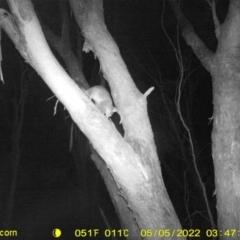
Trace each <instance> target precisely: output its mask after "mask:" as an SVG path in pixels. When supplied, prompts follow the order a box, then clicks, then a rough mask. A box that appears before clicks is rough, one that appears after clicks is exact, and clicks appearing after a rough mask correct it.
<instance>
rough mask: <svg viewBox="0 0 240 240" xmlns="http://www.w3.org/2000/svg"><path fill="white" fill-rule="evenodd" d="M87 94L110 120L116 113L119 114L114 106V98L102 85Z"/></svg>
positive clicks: (87, 91) (91, 89)
mask: <svg viewBox="0 0 240 240" xmlns="http://www.w3.org/2000/svg"><path fill="white" fill-rule="evenodd" d="M86 93H87V95H88V97H89V98H90V99H91V100H92V101H93V103H94V104H95V105H96V106H97V107H98V109H99V110H100V111H101V112H102V113H103V115H105V116H106V117H107V118H108V119H109V118H110V117H111V116H112V115H113V113H114V112H117V109H116V108H115V107H114V106H113V101H112V98H111V96H110V94H109V92H108V91H107V89H106V88H105V87H103V86H100V85H98V86H94V87H91V88H89V89H88V90H86Z"/></svg>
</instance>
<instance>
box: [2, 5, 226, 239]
mask: <svg viewBox="0 0 240 240" xmlns="http://www.w3.org/2000/svg"><path fill="white" fill-rule="evenodd" d="M181 2H182V5H181V6H182V11H183V13H184V14H185V16H186V17H187V18H188V20H189V21H190V22H191V23H192V25H193V27H194V30H195V31H196V33H197V34H198V35H199V36H200V37H201V39H202V41H203V42H204V43H205V44H206V45H207V47H208V48H209V49H211V50H212V51H215V50H216V47H217V40H216V38H215V36H214V26H213V22H212V15H211V8H210V6H209V5H208V3H207V1H199V0H183V1H181ZM33 4H34V7H35V10H36V12H37V14H38V15H39V16H40V17H41V21H42V22H44V24H45V25H47V26H48V27H49V29H50V30H51V31H53V32H54V33H55V34H56V35H60V33H61V18H60V14H59V6H58V1H56V0H54V1H53V0H51V1H50V0H44V1H43V0H41V1H40V0H38V1H33ZM0 7H1V8H4V9H7V10H8V6H7V4H6V2H5V1H3V0H1V1H0ZM227 7H228V1H227V0H219V1H217V13H218V17H219V19H220V21H223V20H224V17H225V15H226V11H227ZM68 12H69V18H70V22H71V32H70V36H71V41H72V46H73V49H72V50H73V52H74V53H76V40H77V31H78V26H77V24H76V22H75V20H74V16H73V14H72V13H71V12H70V8H69V7H68ZM104 16H105V23H106V26H107V28H108V30H109V32H110V34H111V35H112V36H113V38H114V40H115V41H116V43H117V45H118V47H119V49H120V52H121V55H122V57H123V59H124V61H125V63H126V65H127V67H128V70H129V72H130V74H131V76H132V78H133V80H134V82H135V83H136V85H137V87H138V89H139V90H140V91H141V92H142V93H144V92H146V91H147V90H148V89H149V88H150V87H152V86H154V87H155V90H154V91H153V92H152V93H151V94H150V96H148V111H149V117H150V120H151V124H152V128H153V132H154V136H155V141H156V145H157V149H158V155H159V160H160V163H161V167H162V172H163V177H164V181H165V185H166V188H167V191H168V193H169V196H170V198H171V200H172V203H173V205H174V208H175V210H176V213H177V215H178V217H179V220H180V222H181V224H182V226H183V227H184V228H193V229H197V228H198V229H207V228H210V223H209V221H208V220H207V218H208V216H207V214H206V209H205V205H204V202H203V197H202V192H201V189H200V187H199V183H198V179H197V178H196V173H195V171H194V168H193V164H192V158H191V152H190V145H189V141H188V136H187V133H186V130H185V129H184V128H183V126H182V123H181V121H180V119H179V116H178V114H177V111H176V102H175V101H176V89H177V86H178V83H179V64H178V62H177V60H176V52H175V50H174V48H173V45H174V47H175V49H176V51H178V52H181V56H182V61H183V64H184V66H185V68H184V69H185V73H184V78H185V82H184V86H183V90H182V97H181V110H182V114H183V117H184V119H185V121H186V123H187V124H188V127H189V128H190V130H191V134H192V137H193V142H194V146H195V154H196V157H197V163H198V167H199V171H200V173H201V175H202V179H203V182H204V184H205V186H206V189H207V194H208V198H209V202H210V206H211V210H212V212H213V214H214V216H215V221H216V209H215V205H216V199H215V198H214V197H213V192H214V189H215V186H214V170H213V163H212V157H211V130H212V122H211V121H210V120H209V119H210V118H211V117H212V115H213V106H212V85H211V76H210V75H209V73H208V72H207V71H206V70H205V69H204V67H203V66H202V65H201V63H200V62H199V60H198V59H197V58H196V56H195V55H194V53H193V52H192V50H191V48H190V47H189V46H187V45H186V43H185V41H184V39H183V38H182V35H181V30H180V29H179V26H178V23H177V20H176V17H175V16H174V13H173V12H172V10H171V8H170V7H169V5H168V4H167V2H166V1H161V0H128V1H127V0H106V1H104ZM166 34H167V35H166ZM170 39H171V42H170ZM172 44H173V45H172ZM1 46H2V52H3V62H2V69H3V76H4V84H3V83H2V82H0V109H1V113H0V164H1V168H0V189H1V193H0V211H1V213H0V224H1V225H0V228H2V226H4V222H5V217H6V206H7V202H8V199H9V195H10V189H11V181H12V180H11V179H13V178H14V176H16V187H15V191H14V198H13V199H14V203H13V206H14V208H13V213H12V219H11V223H10V226H11V227H10V228H12V229H17V230H18V231H19V232H22V234H23V233H24V234H25V233H26V232H28V234H29V235H28V236H27V237H29V239H37V238H36V236H37V235H38V236H39V237H40V236H41V237H40V238H39V239H52V238H50V237H49V238H48V236H49V232H50V233H51V231H52V230H51V229H53V228H55V227H59V228H62V229H63V230H66V231H65V232H66V235H65V237H70V236H71V235H67V234H68V233H69V232H71V231H72V230H73V229H76V228H87V229H92V228H100V229H105V228H106V226H105V224H104V221H103V220H102V217H101V214H100V209H102V210H103V211H104V214H105V215H106V217H107V219H108V221H109V222H110V223H111V224H112V227H113V228H120V225H119V222H118V220H117V216H116V213H115V210H114V208H113V206H112V204H111V200H110V198H109V196H108V193H107V190H106V189H105V186H104V183H103V180H102V177H101V176H100V174H99V172H98V171H97V169H96V168H95V165H94V164H93V162H92V160H91V159H90V149H89V142H88V140H87V139H86V138H85V137H84V136H83V135H82V134H81V133H78V136H79V137H80V138H81V146H80V147H78V150H76V148H77V147H76V146H74V147H73V149H72V151H69V139H70V126H71V119H70V117H69V114H68V112H67V111H66V110H65V109H64V107H63V105H62V104H61V103H59V104H58V107H57V113H56V114H55V115H54V106H55V104H56V100H57V99H56V97H54V94H53V93H52V92H51V90H49V89H48V87H47V86H46V84H45V83H44V82H43V81H42V79H41V78H40V77H39V76H38V74H37V73H36V72H35V71H34V70H33V69H32V68H31V67H30V66H29V65H28V64H27V63H25V62H24V60H23V58H22V57H21V56H20V54H19V53H18V51H17V50H16V49H15V46H14V45H13V43H12V42H11V41H10V39H9V38H8V36H7V35H6V34H5V33H4V32H3V31H2V42H1ZM178 47H180V49H178ZM53 52H54V54H55V55H56V57H57V59H58V60H59V61H60V63H61V64H63V66H64V68H66V66H65V65H64V61H63V60H62V59H61V58H60V56H59V55H58V54H57V53H56V51H55V50H54V49H53ZM82 58H83V72H84V74H85V76H86V79H87V80H88V82H89V84H90V85H91V86H93V85H96V84H99V79H100V71H99V63H98V60H97V59H95V58H94V55H93V53H87V54H86V53H83V56H82ZM51 97H52V98H51ZM112 120H113V122H114V123H115V124H116V126H117V127H118V129H121V126H119V124H118V122H119V116H118V115H117V114H114V116H113V117H112ZM20 125H21V126H22V127H21V131H20V132H18V130H19V126H20ZM16 136H18V137H19V142H16V139H17V137H16ZM76 151H77V154H78V156H80V157H79V160H78V161H76V160H74V159H75V158H74V154H76ZM75 156H76V155H75ZM16 163H18V164H16ZM13 169H15V172H14V171H13ZM13 172H14V173H13ZM186 199H187V200H186ZM31 234H33V235H31ZM36 234H37V235H36ZM69 234H70V233H69ZM50 235H51V234H50ZM27 237H26V238H25V239H28V238H27ZM69 239H70V238H69ZM95 239H96V238H95Z"/></svg>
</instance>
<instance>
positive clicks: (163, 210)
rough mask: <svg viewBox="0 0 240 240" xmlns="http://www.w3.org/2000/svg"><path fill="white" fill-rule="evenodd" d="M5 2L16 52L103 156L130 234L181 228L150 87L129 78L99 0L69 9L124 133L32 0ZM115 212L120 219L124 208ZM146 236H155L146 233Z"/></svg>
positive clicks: (167, 235) (150, 237)
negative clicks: (79, 80)
mask: <svg viewBox="0 0 240 240" xmlns="http://www.w3.org/2000/svg"><path fill="white" fill-rule="evenodd" d="M8 2H9V5H10V8H11V11H12V13H13V14H14V16H15V17H14V22H12V25H11V27H13V28H14V31H15V32H16V33H17V34H16V35H17V37H18V41H17V44H16V45H17V48H18V50H19V52H20V53H21V54H22V56H23V57H24V58H25V60H26V61H27V62H28V63H29V64H30V65H31V66H32V67H33V68H34V69H35V70H36V71H37V72H38V73H39V75H40V76H41V77H42V79H43V80H44V81H45V83H46V84H47V85H48V86H49V88H50V89H51V90H52V91H53V92H54V94H55V95H56V97H57V98H58V99H59V100H60V101H61V102H62V103H63V104H64V106H65V107H66V108H67V110H68V111H69V113H70V115H71V117H72V119H73V120H74V121H75V123H76V124H77V125H78V127H79V128H80V129H81V131H82V132H83V133H84V134H85V135H86V136H87V137H88V138H89V140H90V141H91V143H92V145H93V147H94V148H95V149H96V150H97V152H98V153H99V155H100V156H101V157H102V158H103V159H104V161H105V162H106V165H107V167H106V171H107V172H110V174H111V175H112V177H113V179H114V181H115V183H116V186H117V188H115V190H116V189H117V192H114V193H112V194H110V195H111V196H112V198H114V197H116V202H117V201H118V200H119V199H120V198H121V203H120V205H118V207H119V209H121V208H120V207H124V208H125V209H127V210H128V212H129V216H130V215H131V216H132V217H131V219H132V224H134V225H135V226H137V228H132V229H131V230H133V231H134V232H132V235H130V236H129V239H141V236H140V229H142V230H143V231H145V230H147V229H150V231H155V230H157V229H163V230H166V229H170V230H175V229H179V228H181V227H180V224H179V221H178V219H177V216H176V214H175V211H174V209H173V206H172V204H171V202H170V200H169V197H168V195H167V192H166V189H165V186H164V183H163V179H162V175H161V170H160V165H159V160H158V157H157V153H156V147H155V144H154V140H153V133H152V130H151V125H150V122H149V119H148V114H147V101H146V97H147V95H148V94H149V92H147V93H146V94H145V95H143V94H141V93H140V92H139V91H138V90H137V88H136V86H135V84H134V83H133V81H132V79H131V76H130V75H129V73H128V71H127V68H126V66H125V64H124V62H123V60H122V58H121V56H120V53H119V50H118V48H117V45H116V44H115V42H114V41H113V39H112V37H111V36H110V34H109V33H108V31H107V29H106V26H105V24H104V21H103V9H102V1H99V0H98V1H96V0H95V1H71V5H72V6H74V4H79V5H78V6H76V8H74V7H73V10H74V14H75V17H76V19H77V21H79V20H80V19H79V18H82V19H81V20H82V21H83V22H82V26H81V27H82V31H83V33H84V35H85V37H86V42H85V50H89V49H91V50H93V51H94V53H95V54H96V56H98V58H99V59H100V62H101V68H102V70H103V72H104V75H105V77H106V79H107V80H108V81H109V84H110V87H111V92H112V96H113V98H114V101H115V103H116V105H117V107H118V109H119V113H120V114H121V116H122V120H123V127H124V130H125V137H124V138H123V137H122V136H121V135H120V134H119V133H118V131H117V130H116V128H115V126H114V124H113V123H112V122H110V121H108V119H106V118H105V117H104V116H103V115H102V114H101V113H100V111H99V110H98V109H97V108H96V106H95V105H94V104H93V103H92V102H91V101H90V100H89V99H88V97H87V96H86V95H85V94H84V92H83V91H81V89H79V88H78V87H77V85H76V84H75V82H74V81H73V80H72V79H71V78H70V77H69V76H68V74H67V73H66V72H65V71H64V69H63V68H62V67H61V65H60V64H59V63H58V62H57V61H56V59H55V57H54V56H53V54H52V52H51V51H50V48H49V46H48V44H47V42H46V40H45V38H44V35H43V33H42V30H41V27H40V25H39V22H38V19H37V17H36V15H35V13H34V10H33V8H32V5H31V3H30V1H29V0H19V1H14V0H9V1H8ZM79 12H81V16H80V15H78V13H79ZM15 23H16V24H17V25H15ZM15 32H14V33H15ZM119 196H120V197H119ZM117 197H118V198H117ZM119 209H118V210H119ZM118 213H119V215H120V218H121V219H124V216H123V213H122V212H121V211H118ZM122 223H123V224H124V221H122ZM126 227H129V226H127V225H126ZM131 230H130V234H131ZM171 233H172V232H171V231H167V232H166V237H167V239H175V235H173V237H171V236H172V235H171ZM133 236H134V237H133ZM145 239H159V237H158V236H153V235H151V233H149V235H148V236H147V237H145Z"/></svg>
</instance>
